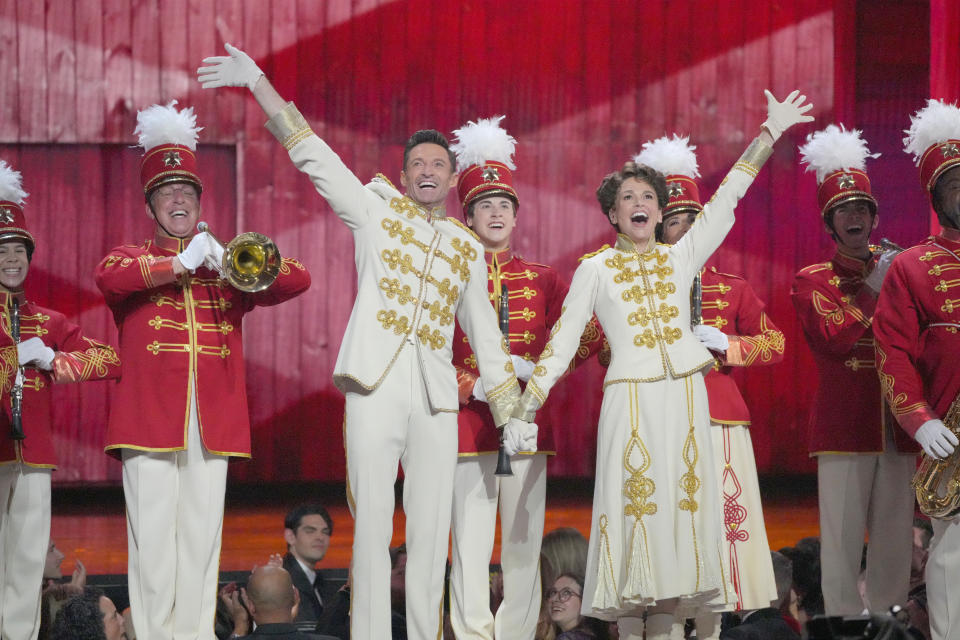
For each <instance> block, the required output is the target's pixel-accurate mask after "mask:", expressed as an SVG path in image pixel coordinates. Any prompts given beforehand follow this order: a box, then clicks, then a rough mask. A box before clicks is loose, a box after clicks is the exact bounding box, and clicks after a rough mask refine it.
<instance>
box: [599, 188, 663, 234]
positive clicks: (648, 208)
mask: <svg viewBox="0 0 960 640" xmlns="http://www.w3.org/2000/svg"><path fill="white" fill-rule="evenodd" d="M607 215H608V216H609V218H610V222H611V223H613V224H615V225H617V227H618V228H619V229H620V233H622V234H625V235H626V236H627V237H628V238H630V239H631V240H633V243H634V244H635V245H637V247H638V248H639V249H641V250H643V249H646V248H647V246H648V245H649V244H650V239H651V238H653V234H654V232H655V231H656V228H657V223H658V222H660V219H661V217H662V215H663V210H662V209H661V208H660V203H659V202H658V201H657V192H656V191H655V190H654V188H653V187H652V186H651V185H650V183H648V182H646V181H645V180H637V179H636V178H627V179H626V180H624V181H623V184H621V185H620V189H619V190H618V191H617V199H616V202H614V205H613V208H611V209H610V213H608V214H607Z"/></svg>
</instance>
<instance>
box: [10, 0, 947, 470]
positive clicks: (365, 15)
mask: <svg viewBox="0 0 960 640" xmlns="http://www.w3.org/2000/svg"><path fill="white" fill-rule="evenodd" d="M933 2H934V5H936V6H941V7H947V8H949V5H950V3H949V2H947V1H946V0H933ZM904 4H905V3H902V2H893V1H892V0H890V1H886V0H885V1H878V2H868V3H858V2H855V1H854V0H798V1H796V2H778V3H774V2H755V1H752V0H751V1H748V0H728V1H726V2H720V3H718V2H715V1H712V0H691V1H688V2H680V1H677V0H656V1H654V0H646V1H643V2H640V1H639V0H638V1H636V2H621V1H616V0H593V1H591V2H573V1H569V2H567V1H561V2H557V1H556V0H529V1H527V2H506V1H501V0H488V1H486V2H480V1H474V0H470V1H466V2H459V3H438V2H433V1H431V0H394V1H387V0H379V1H378V0H367V1H363V2H357V1H352V2H351V1H348V0H327V1H320V0H163V1H162V2H160V0H143V1H140V2H136V3H134V2H129V0H116V1H114V0H76V1H71V0H51V1H48V2H46V3H37V2H19V1H17V0H0V69H3V71H2V72H0V74H2V76H0V77H2V78H3V85H2V86H3V90H2V91H0V158H3V159H6V160H8V161H10V162H12V163H13V164H15V165H17V166H18V167H19V168H21V169H22V171H23V173H24V178H25V183H26V185H25V186H26V189H27V191H30V192H31V193H32V195H31V197H30V199H29V200H28V207H27V213H28V215H29V216H30V218H29V219H30V221H31V225H32V226H33V228H34V229H35V230H36V235H37V237H38V243H39V246H40V248H39V249H38V252H37V256H36V260H35V261H34V264H33V266H32V272H31V276H30V283H29V290H30V292H31V295H33V296H35V297H36V298H37V300H38V301H39V302H41V303H43V304H49V305H50V306H53V307H55V308H58V309H60V310H63V311H65V312H67V313H68V314H70V315H71V317H73V318H74V319H76V320H78V321H79V322H81V323H82V324H83V326H84V327H85V329H86V330H87V331H89V332H90V333H92V334H94V335H99V336H104V337H108V338H111V337H113V335H114V334H113V331H114V329H113V325H112V320H111V319H110V317H109V313H108V312H107V310H106V308H105V307H104V306H103V304H102V300H101V299H100V297H99V293H98V292H97V290H96V288H95V286H94V284H93V279H92V271H93V267H94V265H95V264H96V263H97V262H98V260H99V259H100V258H101V257H102V256H103V255H105V253H106V252H107V250H108V249H109V248H110V247H112V246H114V245H115V244H118V243H120V242H124V241H137V240H140V239H142V238H143V237H145V235H146V234H148V233H149V230H150V223H149V221H148V220H147V218H146V217H145V216H144V214H143V207H142V196H141V195H140V194H139V192H138V186H137V161H138V154H137V152H136V151H135V150H133V149H129V148H126V147H124V146H123V145H130V144H132V143H133V136H132V131H133V128H134V126H135V114H136V111H137V109H138V108H142V107H144V106H146V105H149V104H151V103H154V102H164V101H168V100H171V99H177V100H179V101H180V103H181V105H193V106H195V107H196V110H197V114H198V119H199V123H200V124H201V125H203V126H204V127H205V129H204V131H203V132H202V133H201V141H202V142H203V143H204V145H203V147H202V149H201V155H200V157H201V166H202V171H203V177H204V181H205V185H206V188H205V189H204V195H203V207H204V212H205V218H207V219H208V220H209V221H210V224H211V227H212V228H213V229H214V230H215V231H216V232H217V233H218V235H220V236H221V237H222V238H223V239H225V240H226V239H228V238H229V237H232V234H233V233H234V232H238V231H247V230H252V231H259V232H262V233H265V234H268V235H270V236H271V237H273V238H274V240H275V241H276V242H277V244H278V246H279V247H280V249H281V251H282V252H283V253H284V255H291V256H297V257H299V258H301V259H302V260H303V262H304V263H305V264H306V265H307V266H308V267H309V268H310V269H311V271H312V273H313V277H314V285H313V287H312V289H311V290H310V291H309V292H308V293H307V294H305V295H304V296H302V297H301V298H298V299H297V300H296V301H293V302H291V303H288V304H285V305H282V306H280V307H276V308H273V309H269V310H259V311H257V312H256V313H254V314H251V315H250V316H249V317H248V320H247V323H246V325H245V350H246V357H247V367H248V376H247V377H248V381H249V389H248V392H249V395H250V413H251V418H252V421H253V424H254V435H253V440H254V460H253V461H251V462H245V463H237V464H234V465H233V466H232V471H231V474H232V477H233V479H234V480H238V481H257V482H263V481H295V480H324V481H340V480H342V479H343V477H344V460H343V439H342V419H343V409H342V406H343V401H342V397H341V395H340V394H339V392H337V391H336V390H335V389H334V387H333V384H332V381H331V374H332V370H333V363H334V361H335V358H336V353H337V350H338V348H339V344H340V337H341V335H342V333H343V329H344V326H345V324H346V320H347V317H348V315H349V312H350V308H351V305H352V300H353V296H354V294H355V289H356V287H355V271H354V266H353V248H352V242H351V239H350V234H349V233H348V231H347V230H346V228H345V227H344V226H343V225H342V223H340V221H339V220H338V219H337V218H336V217H335V216H334V215H333V214H332V212H331V211H330V210H329V208H328V207H327V206H326V204H325V203H324V202H323V201H322V199H320V198H319V197H318V196H317V195H316V193H315V192H314V191H313V189H312V187H311V185H310V184H309V182H308V181H307V180H306V179H305V178H304V177H303V176H301V175H300V174H298V173H297V172H296V171H295V170H294V169H293V168H292V166H291V164H290V162H289V159H288V158H287V157H286V154H285V152H283V150H282V149H281V148H280V147H279V145H278V144H277V143H276V142H275V141H273V140H272V138H270V136H269V134H267V132H266V131H265V130H264V129H263V128H262V124H263V120H264V118H263V116H262V113H261V112H260V110H259V108H258V107H257V106H256V104H255V103H254V102H253V100H252V99H251V98H250V97H249V94H248V92H246V91H245V90H244V91H241V90H239V89H221V90H218V91H203V90H202V89H201V88H200V86H199V84H197V82H196V81H195V80H194V72H195V69H196V67H197V66H198V65H199V64H200V61H201V60H202V58H204V57H206V56H210V55H221V54H222V53H223V51H222V43H223V42H224V41H229V42H231V43H233V44H235V45H237V46H240V47H241V48H243V49H245V50H246V51H247V52H248V53H250V54H251V55H252V56H253V57H254V58H255V59H256V60H257V61H258V63H259V64H260V66H261V68H262V69H263V70H264V71H265V72H266V73H267V74H268V75H269V76H270V77H271V78H272V79H273V81H274V84H275V85H276V86H277V88H278V90H279V91H280V93H281V94H282V95H284V96H285V97H287V98H289V99H291V100H294V101H295V102H296V103H297V104H298V106H299V107H300V109H301V111H302V112H303V113H304V115H305V116H306V117H307V119H308V120H309V121H310V122H311V123H312V125H313V127H314V130H315V131H316V132H317V134H318V135H321V136H322V137H324V138H325V139H326V140H327V141H328V142H329V143H330V145H331V146H332V147H333V148H334V149H335V150H336V151H337V152H338V153H340V154H341V157H342V158H343V159H344V161H345V162H346V163H347V165H348V166H350V167H351V168H352V169H353V170H354V171H355V173H356V174H357V175H358V176H359V177H360V178H361V179H368V178H370V177H372V176H373V175H374V174H375V173H376V172H378V171H382V172H383V173H385V174H386V175H387V176H388V177H390V178H391V179H392V180H394V181H395V182H397V181H398V178H399V170H400V161H401V158H400V156H401V150H402V145H403V142H404V140H405V139H406V137H407V136H408V135H409V134H410V133H411V132H412V131H414V130H416V129H420V128H425V127H435V128H438V129H440V130H442V131H445V132H449V131H450V130H452V129H454V128H456V127H457V126H459V125H460V124H462V123H464V122H466V121H467V120H469V119H476V118H478V117H487V116H492V115H496V114H506V116H507V118H506V120H505V121H504V125H505V126H506V127H507V129H508V130H509V131H510V132H511V133H512V134H513V135H514V136H515V137H516V138H517V140H518V141H519V149H518V154H517V165H518V170H517V171H516V173H515V176H516V179H517V182H518V184H517V189H518V191H519V193H520V198H521V202H522V206H521V208H520V217H519V226H518V231H517V241H516V243H515V245H516V246H515V248H516V249H517V250H518V251H519V252H520V253H521V254H523V255H525V256H527V257H529V258H531V259H534V260H537V261H541V262H546V263H549V264H552V265H554V266H556V267H557V268H558V269H559V270H560V271H561V272H562V273H563V274H565V275H566V276H567V277H569V276H570V275H571V274H572V272H573V270H574V269H575V268H576V260H577V258H578V257H579V256H580V255H582V254H584V253H586V252H588V251H592V250H595V249H597V248H598V247H599V246H600V245H601V244H603V243H605V242H611V241H612V233H611V230H610V227H609V225H607V223H606V222H605V221H604V220H603V218H602V217H601V216H600V215H599V210H598V207H597V204H596V201H595V198H594V195H593V194H594V190H595V188H596V186H597V185H598V183H599V181H600V179H601V177H602V176H603V175H604V174H606V173H607V172H609V171H611V170H613V169H615V168H616V167H617V166H619V165H620V164H621V163H622V162H623V161H624V160H626V159H627V158H629V157H630V156H631V155H632V154H634V153H636V152H637V151H638V150H639V148H640V145H641V143H642V142H643V141H645V140H647V139H650V138H653V137H656V136H660V135H663V134H665V133H670V132H674V131H676V132H680V133H684V134H689V135H690V136H691V139H692V141H693V143H694V144H696V145H697V147H698V154H699V159H700V166H701V170H702V172H703V174H704V178H703V186H702V189H701V191H702V192H703V193H705V194H709V193H710V192H711V191H712V190H713V189H715V188H716V186H717V184H718V183H719V181H720V179H721V178H722V177H723V175H724V173H725V172H726V171H727V169H728V168H729V167H730V166H731V165H732V163H733V162H734V161H735V160H736V159H737V157H738V155H739V153H740V152H741V151H742V150H743V148H744V147H745V146H746V145H747V143H748V142H749V140H750V139H751V138H752V137H753V136H754V135H755V134H756V132H757V131H758V128H759V124H760V123H761V122H762V120H763V119H764V114H765V102H764V99H763V94H762V92H763V89H764V88H770V89H771V90H773V92H774V93H775V94H777V95H780V96H783V95H785V94H786V93H787V92H788V91H790V90H791V89H793V88H800V89H802V90H803V91H804V92H805V93H806V94H807V95H808V96H809V97H810V99H811V100H812V102H813V103H814V104H815V105H816V109H815V111H814V115H816V116H817V118H818V121H817V123H816V124H815V125H807V126H803V127H798V128H797V129H796V130H795V131H792V132H791V133H790V135H788V136H786V137H785V139H784V140H782V141H781V142H780V144H779V145H778V147H777V150H776V152H775V154H774V157H773V158H772V159H771V160H770V162H769V163H768V165H767V167H765V168H764V170H763V172H762V173H761V175H760V177H759V178H758V180H757V181H756V183H755V184H754V186H753V188H752V190H751V191H750V193H749V194H748V195H747V197H746V198H745V200H744V201H743V203H742V204H741V206H740V207H739V209H738V215H739V221H738V223H737V225H736V227H735V228H734V230H733V232H732V233H731V234H730V236H729V238H728V239H727V241H726V242H725V244H724V246H723V247H722V248H721V249H720V251H719V252H718V253H717V255H716V256H715V257H714V259H713V263H714V264H715V265H716V266H717V267H718V268H720V269H721V270H724V271H728V272H732V273H737V274H742V275H744V276H746V277H747V278H748V279H749V280H750V282H751V283H752V284H753V286H754V288H755V289H756V291H757V293H758V294H759V295H760V297H761V298H762V299H764V300H765V301H766V302H767V304H768V311H769V313H770V315H771V317H772V318H773V319H774V321H775V322H776V323H777V324H778V325H779V326H780V327H781V328H782V329H783V330H784V332H785V333H786V336H787V357H786V361H785V362H784V363H782V364H781V365H778V366H775V367H772V368H769V369H766V370H757V371H755V372H747V373H745V374H744V375H743V376H742V377H741V382H742V385H743V387H742V388H743V389H744V393H745V395H746V397H747V400H748V403H749V404H750V406H751V409H752V411H753V416H754V430H753V437H754V443H755V446H756V449H757V460H758V464H759V467H760V469H761V471H764V472H786V473H792V472H806V471H810V470H811V469H812V466H811V464H810V461H809V459H808V458H807V454H806V446H805V433H806V424H807V419H808V406H809V401H810V398H811V395H812V392H813V388H814V385H815V384H816V373H815V371H814V369H813V365H812V358H811V357H810V355H809V353H808V351H807V348H806V345H805V344H804V342H803V338H802V335H801V332H800V329H799V326H798V324H797V322H796V320H795V317H794V312H793V308H792V305H791V304H790V300H789V289H790V283H791V280H792V277H793V274H794V273H795V272H796V271H797V270H798V269H799V268H801V267H802V266H804V265H806V264H809V263H811V262H815V261H821V260H825V259H827V258H828V257H829V256H830V255H831V253H832V247H833V244H832V241H831V240H830V238H829V237H828V236H827V235H826V234H825V233H824V232H823V229H822V225H821V223H820V219H819V214H818V212H817V210H816V205H815V183H814V178H813V176H812V175H811V174H807V173H804V172H803V170H802V168H800V167H799V166H798V164H797V162H798V154H797V151H796V145H797V144H798V143H800V142H802V140H803V137H804V135H805V134H806V133H809V132H810V131H813V130H814V126H816V127H820V126H825V125H826V124H828V123H829V122H833V121H837V120H841V121H843V122H844V123H845V124H847V125H848V126H863V127H864V128H866V129H867V131H868V133H867V137H868V139H869V140H870V142H871V147H872V148H874V150H877V151H881V152H882V153H883V157H882V158H880V159H879V160H877V161H875V162H874V164H873V165H872V167H873V169H872V170H871V174H872V175H874V176H877V175H882V176H883V179H882V180H878V179H877V178H876V177H875V178H874V182H875V184H878V193H879V194H880V200H881V227H880V230H879V233H878V235H877V237H878V238H879V237H880V236H881V235H886V236H889V237H890V238H892V239H894V240H896V241H897V242H899V243H900V244H910V243H912V242H916V241H917V240H919V239H920V238H922V237H923V235H924V234H925V232H926V230H927V220H926V217H925V213H923V212H925V211H926V209H924V208H923V207H924V204H923V198H922V194H919V195H917V191H918V187H917V179H916V174H915V169H913V167H912V165H911V164H910V162H909V160H908V159H907V158H906V156H905V155H904V154H903V153H902V151H900V149H899V143H898V137H899V136H900V133H899V130H900V129H903V128H905V127H906V117H907V115H908V114H909V112H910V110H912V109H914V108H916V106H919V105H920V104H922V100H923V97H924V95H925V94H926V93H927V91H928V84H927V77H928V76H927V68H928V66H929V63H928V62H927V60H928V57H927V56H928V55H929V52H930V51H931V48H930V47H931V45H930V38H931V37H934V39H935V36H931V35H930V34H931V33H932V32H931V30H930V29H931V27H930V25H929V24H928V22H927V20H928V15H929V11H930V9H928V5H927V4H926V3H925V2H922V3H921V2H917V3H906V4H908V5H910V7H912V9H909V8H908V9H899V8H898V7H903V6H904ZM861 5H864V6H861ZM868 9H869V11H868ZM891 27H892V28H891ZM873 29H878V31H875V32H874V31H872V30H873ZM868 30H871V31H868ZM918 34H919V35H918ZM952 42H953V47H954V53H953V54H951V55H953V57H952V58H950V59H951V60H954V61H955V49H956V39H955V38H954V39H953V41H952ZM878 58H882V59H878ZM903 60H906V61H907V62H906V63H905V64H904V65H901V66H897V64H900V63H901V62H903ZM917 60H919V62H916V61H917ZM890 64H893V65H894V66H893V68H894V69H896V70H899V71H903V70H909V71H910V72H911V73H914V74H919V75H913V76H911V77H903V76H902V75H900V74H899V73H898V74H896V75H894V74H889V73H888V74H886V75H885V74H883V73H881V72H880V71H878V70H879V69H882V68H886V69H888V70H889V69H890V68H891V67H890V66H889V65H890ZM911 65H913V66H911ZM917 65H919V66H917ZM953 66H954V67H956V65H955V64H954V65H953ZM954 71H955V69H954ZM861 78H865V79H863V80H862V79H861ZM891 91H892V92H894V94H895V95H894V97H893V98H891V97H890V96H891V93H890V92H891ZM884 96H886V97H884ZM881 167H884V168H882V169H881ZM888 178H889V179H888ZM881 183H882V184H881ZM450 206H451V209H452V210H453V209H455V205H454V202H453V201H452V199H451V202H450ZM601 376H602V372H601V371H600V370H599V369H598V367H597V366H596V365H595V364H591V365H588V366H586V367H584V368H583V369H582V370H580V371H578V372H575V373H574V374H573V375H572V376H570V378H569V379H568V380H567V381H566V382H565V383H564V384H563V385H562V386H560V387H558V388H557V389H556V390H555V392H554V393H553V394H552V396H551V400H550V402H549V403H548V409H547V411H548V413H549V414H550V420H552V422H553V423H554V425H555V426H556V428H557V430H558V438H557V441H558V446H559V451H560V453H559V455H558V456H557V457H556V458H555V459H554V460H553V461H552V462H551V466H550V472H551V473H552V474H554V475H557V476H573V477H577V476H584V477H585V476H590V475H592V473H593V468H594V465H595V460H594V440H595V429H596V419H597V414H598V411H599V401H600V391H599V389H600V379H601ZM158 383H160V381H158ZM108 387H109V385H100V386H97V385H87V386H85V387H79V388H74V389H67V388H64V389H59V390H58V393H59V397H60V398H61V400H62V402H61V403H59V404H58V407H57V412H58V413H57V420H58V423H59V425H60V433H61V434H62V438H61V442H60V445H59V446H60V454H61V471H59V472H58V473H57V474H56V475H55V479H56V481H57V482H58V483H66V482H71V483H102V482H115V481H116V480H117V479H118V477H119V467H118V465H117V464H116V463H115V462H113V461H112V460H111V459H108V458H107V457H106V456H104V455H103V453H102V438H103V433H104V422H105V420H106V415H107V404H108V397H109V390H108ZM838 410H842V408H838ZM604 463H605V461H600V464H604Z"/></svg>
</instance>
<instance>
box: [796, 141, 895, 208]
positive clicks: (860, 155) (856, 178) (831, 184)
mask: <svg viewBox="0 0 960 640" xmlns="http://www.w3.org/2000/svg"><path fill="white" fill-rule="evenodd" d="M879 156H880V154H879V153H870V150H869V149H868V148H867V142H866V140H864V139H863V137H862V136H861V133H860V131H859V130H857V129H850V130H847V129H846V128H845V127H844V126H843V125H842V124H841V125H840V126H837V125H835V124H831V125H827V127H826V128H825V129H823V130H821V131H816V132H814V133H811V134H809V135H808V136H807V141H806V143H805V144H804V145H803V146H801V147H800V160H801V162H804V163H806V165H807V171H815V172H816V175H817V185H818V186H817V205H818V206H819V207H820V216H821V217H824V216H826V215H827V212H828V211H830V209H832V208H833V207H836V206H839V205H841V204H844V203H846V202H851V201H854V200H862V201H864V202H866V203H867V205H869V207H870V209H871V211H872V212H873V213H876V212H877V199H876V198H874V197H873V191H872V190H871V188H870V178H869V177H867V172H866V165H867V158H877V157H879Z"/></svg>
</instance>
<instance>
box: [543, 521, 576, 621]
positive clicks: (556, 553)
mask: <svg viewBox="0 0 960 640" xmlns="http://www.w3.org/2000/svg"><path fill="white" fill-rule="evenodd" d="M586 571H587V539H586V538H584V537H583V534H582V533H580V532H579V531H578V530H576V529H574V528H573V527H560V528H559V529H554V530H553V531H551V532H550V533H548V534H547V535H545V536H543V544H542V545H541V546H540V583H541V586H542V589H543V593H546V592H547V590H548V589H549V588H550V587H551V586H553V583H554V582H555V581H556V579H557V578H558V577H559V576H561V575H563V574H564V573H569V574H572V575H575V576H582V575H584V574H585V573H586ZM556 637H557V634H556V627H555V626H554V624H553V621H552V620H551V619H550V613H549V611H548V610H547V601H546V599H544V601H543V606H541V608H540V620H539V621H538V622H537V632H536V634H535V635H534V638H535V639H536V640H555V638H556Z"/></svg>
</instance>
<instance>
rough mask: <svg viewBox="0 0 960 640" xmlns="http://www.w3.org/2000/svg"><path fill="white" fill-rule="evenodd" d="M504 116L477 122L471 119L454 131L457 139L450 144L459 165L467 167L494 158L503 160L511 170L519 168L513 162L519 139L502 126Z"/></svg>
mask: <svg viewBox="0 0 960 640" xmlns="http://www.w3.org/2000/svg"><path fill="white" fill-rule="evenodd" d="M504 117H505V116H494V117H492V118H479V119H478V120H477V121H476V122H473V121H472V120H471V121H470V122H468V123H467V124H465V125H464V126H462V127H460V128H459V129H457V130H456V131H454V132H453V133H454V135H455V136H457V140H456V142H454V143H453V144H452V145H450V150H451V151H453V152H454V153H455V154H456V155H457V166H458V167H461V168H466V167H469V166H472V165H475V164H483V163H485V162H489V161H491V160H494V161H496V162H502V163H503V164H505V165H507V167H509V168H510V169H511V170H514V169H516V168H517V167H516V165H515V164H513V151H514V149H515V148H516V146H517V141H516V140H515V139H514V137H513V136H511V135H510V134H509V133H507V131H506V130H505V129H502V128H500V121H501V120H503V119H504Z"/></svg>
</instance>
